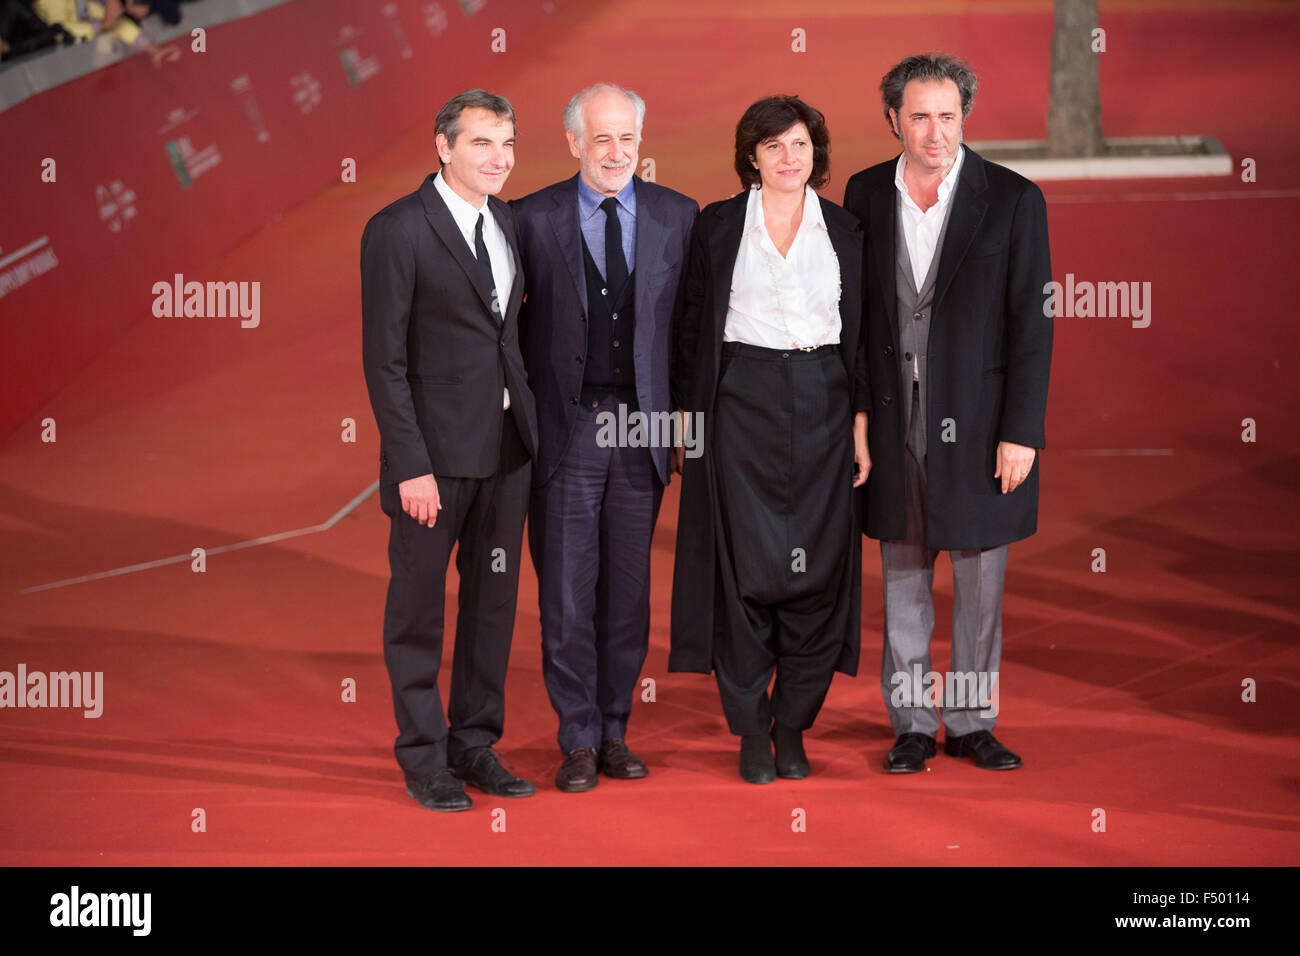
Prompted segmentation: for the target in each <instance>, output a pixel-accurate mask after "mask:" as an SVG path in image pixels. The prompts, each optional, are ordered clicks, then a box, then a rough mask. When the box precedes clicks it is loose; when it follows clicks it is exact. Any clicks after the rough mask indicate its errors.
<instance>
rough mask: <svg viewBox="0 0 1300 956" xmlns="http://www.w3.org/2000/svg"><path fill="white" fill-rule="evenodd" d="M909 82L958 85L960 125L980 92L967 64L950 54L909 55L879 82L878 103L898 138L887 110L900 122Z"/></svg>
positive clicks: (972, 71)
mask: <svg viewBox="0 0 1300 956" xmlns="http://www.w3.org/2000/svg"><path fill="white" fill-rule="evenodd" d="M912 80H933V81H939V82H942V81H943V80H952V81H953V82H954V83H956V84H957V92H958V93H960V94H961V118H962V122H963V123H964V122H965V121H966V117H967V116H970V111H971V109H972V108H973V107H974V106H975V93H976V91H977V90H978V89H979V86H980V81H979V77H977V76H976V75H975V71H974V70H972V69H971V66H970V64H969V63H967V62H966V61H965V60H963V59H962V58H961V57H958V56H953V55H952V54H950V53H938V52H930V53H923V54H921V55H919V56H909V57H907V58H905V59H903V60H901V61H899V63H898V65H897V66H895V67H894V68H893V69H892V70H890V71H889V72H888V73H886V74H885V76H884V78H883V79H881V81H880V102H881V104H882V105H883V106H884V110H885V122H886V123H888V124H889V131H890V132H891V133H893V134H894V135H895V136H898V131H897V130H895V129H894V124H893V122H892V121H891V120H890V118H889V111H890V110H894V111H895V112H896V113H897V114H898V117H899V119H900V120H901V119H902V114H903V89H904V88H905V87H906V86H907V84H908V83H910V82H911V81H912ZM900 125H901V123H900ZM901 138H902V137H899V139H901Z"/></svg>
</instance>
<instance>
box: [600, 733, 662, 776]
mask: <svg viewBox="0 0 1300 956" xmlns="http://www.w3.org/2000/svg"><path fill="white" fill-rule="evenodd" d="M596 768H597V769H598V770H600V772H601V773H603V774H604V775H605V776H607V777H613V778H614V779H616V780H639V779H640V778H642V777H644V776H646V775H647V774H649V773H650V771H649V770H648V769H646V765H645V762H644V761H643V760H642V759H641V758H640V757H638V756H637V755H636V754H634V753H632V751H631V750H629V749H628V747H627V742H626V741H625V740H624V739H623V738H622V737H611V738H610V739H609V740H606V741H605V742H604V743H603V744H601V745H600V753H599V754H597V755H596Z"/></svg>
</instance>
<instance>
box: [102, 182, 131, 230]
mask: <svg viewBox="0 0 1300 956" xmlns="http://www.w3.org/2000/svg"><path fill="white" fill-rule="evenodd" d="M95 206H96V208H97V209H98V210H99V221H100V222H102V223H103V224H104V225H106V226H108V231H109V232H121V231H122V227H123V226H125V225H126V224H127V223H128V222H130V221H131V220H132V219H134V218H135V190H134V189H131V188H129V187H127V186H125V185H123V183H122V180H120V179H114V180H113V181H112V182H110V183H109V184H108V185H107V186H105V185H104V184H103V183H100V184H99V185H98V186H96V187H95Z"/></svg>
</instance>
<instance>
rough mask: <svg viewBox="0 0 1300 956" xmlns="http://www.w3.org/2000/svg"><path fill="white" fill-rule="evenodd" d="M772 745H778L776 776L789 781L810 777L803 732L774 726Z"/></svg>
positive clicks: (781, 725) (780, 725)
mask: <svg viewBox="0 0 1300 956" xmlns="http://www.w3.org/2000/svg"><path fill="white" fill-rule="evenodd" d="M772 743H773V744H775V745H776V775H777V776H778V777H786V778H787V779H789V780H802V779H803V778H804V777H806V776H808V773H809V770H810V769H811V768H810V767H809V766H808V755H807V754H806V753H804V749H803V731H802V730H797V729H796V728H794V727H786V726H784V725H783V724H773V725H772Z"/></svg>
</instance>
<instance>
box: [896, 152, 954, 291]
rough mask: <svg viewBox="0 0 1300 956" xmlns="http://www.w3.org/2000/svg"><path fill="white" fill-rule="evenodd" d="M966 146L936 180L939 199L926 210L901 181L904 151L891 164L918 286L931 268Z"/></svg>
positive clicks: (905, 158) (908, 250) (908, 251)
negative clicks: (939, 178)
mask: <svg viewBox="0 0 1300 956" xmlns="http://www.w3.org/2000/svg"><path fill="white" fill-rule="evenodd" d="M965 156H966V150H964V149H962V148H961V147H960V146H959V147H957V158H956V159H955V160H954V161H953V164H952V167H951V168H950V169H949V170H948V172H947V174H946V175H945V176H944V177H943V180H942V181H941V182H940V183H939V201H938V202H936V203H935V204H934V205H933V206H931V207H930V208H929V209H927V210H925V212H922V211H921V207H920V206H918V205H917V204H916V203H915V202H913V201H912V197H911V196H909V195H908V194H907V184H906V183H905V182H903V170H904V169H905V168H906V167H907V153H906V152H903V153H900V154H899V155H898V165H897V166H895V167H894V186H895V187H896V188H897V189H898V192H899V194H900V195H901V196H902V197H903V236H904V238H905V239H906V240H907V254H908V256H909V257H910V258H911V260H912V278H913V279H915V280H916V287H917V288H918V289H920V288H921V285H922V284H923V283H924V282H925V277H926V275H927V274H928V273H929V271H930V263H931V262H932V261H933V260H934V254H935V252H936V247H937V246H938V244H939V230H941V229H942V228H943V217H944V215H945V214H946V213H947V211H948V203H950V202H951V201H952V191H953V190H954V189H956V188H957V174H958V172H959V171H960V170H961V164H962V160H963V159H964V158H965Z"/></svg>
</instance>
